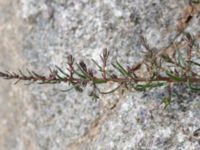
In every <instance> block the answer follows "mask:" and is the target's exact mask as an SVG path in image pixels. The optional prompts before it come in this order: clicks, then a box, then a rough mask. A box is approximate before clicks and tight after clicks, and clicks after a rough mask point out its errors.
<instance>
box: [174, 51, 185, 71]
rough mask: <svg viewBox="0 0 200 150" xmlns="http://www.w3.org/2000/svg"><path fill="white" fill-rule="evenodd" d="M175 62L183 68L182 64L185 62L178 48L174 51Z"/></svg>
mask: <svg viewBox="0 0 200 150" xmlns="http://www.w3.org/2000/svg"><path fill="white" fill-rule="evenodd" d="M176 60H177V62H178V64H179V65H180V66H181V67H182V68H183V67H184V66H185V63H184V62H185V60H184V59H183V57H182V54H181V52H180V50H179V49H178V48H177V49H176Z"/></svg>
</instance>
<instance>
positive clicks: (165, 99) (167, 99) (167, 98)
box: [162, 97, 171, 109]
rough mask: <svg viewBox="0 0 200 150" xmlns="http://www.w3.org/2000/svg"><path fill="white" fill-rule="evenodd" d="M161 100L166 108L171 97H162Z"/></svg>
mask: <svg viewBox="0 0 200 150" xmlns="http://www.w3.org/2000/svg"><path fill="white" fill-rule="evenodd" d="M162 102H163V104H164V109H166V108H167V107H168V106H169V105H170V104H171V99H170V98H169V97H164V98H163V100H162Z"/></svg>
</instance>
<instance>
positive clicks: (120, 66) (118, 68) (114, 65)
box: [112, 61, 130, 77]
mask: <svg viewBox="0 0 200 150" xmlns="http://www.w3.org/2000/svg"><path fill="white" fill-rule="evenodd" d="M112 66H113V67H114V68H116V69H117V70H118V71H119V72H120V73H121V74H122V75H123V76H125V77H127V76H130V74H129V73H128V71H127V70H126V69H125V68H124V67H123V66H122V65H121V64H120V63H119V62H118V61H116V64H112Z"/></svg>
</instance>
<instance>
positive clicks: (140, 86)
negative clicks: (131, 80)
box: [133, 82, 165, 91]
mask: <svg viewBox="0 0 200 150" xmlns="http://www.w3.org/2000/svg"><path fill="white" fill-rule="evenodd" d="M163 85H165V84H164V83H162V82H157V83H147V84H137V85H136V86H133V87H134V89H135V90H137V91H145V90H146V89H147V88H148V89H152V88H155V87H161V86H163Z"/></svg>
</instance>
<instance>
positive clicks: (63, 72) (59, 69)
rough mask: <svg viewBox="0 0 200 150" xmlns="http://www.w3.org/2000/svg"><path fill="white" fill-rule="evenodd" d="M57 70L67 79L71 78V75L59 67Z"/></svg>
mask: <svg viewBox="0 0 200 150" xmlns="http://www.w3.org/2000/svg"><path fill="white" fill-rule="evenodd" d="M55 67H56V68H57V69H58V71H59V72H61V73H62V74H63V75H65V76H66V77H69V75H68V74H67V73H66V72H65V71H63V70H62V69H61V68H60V67H58V66H55Z"/></svg>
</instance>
